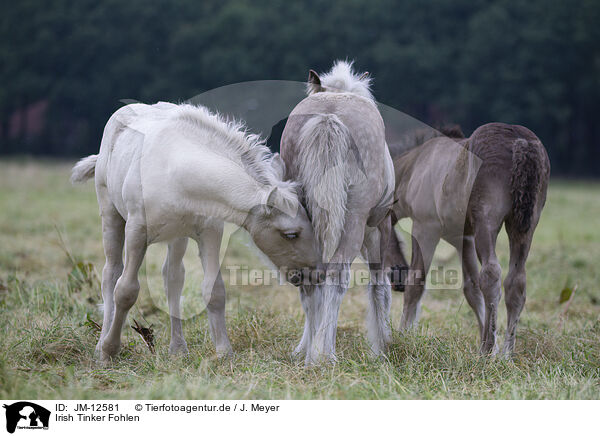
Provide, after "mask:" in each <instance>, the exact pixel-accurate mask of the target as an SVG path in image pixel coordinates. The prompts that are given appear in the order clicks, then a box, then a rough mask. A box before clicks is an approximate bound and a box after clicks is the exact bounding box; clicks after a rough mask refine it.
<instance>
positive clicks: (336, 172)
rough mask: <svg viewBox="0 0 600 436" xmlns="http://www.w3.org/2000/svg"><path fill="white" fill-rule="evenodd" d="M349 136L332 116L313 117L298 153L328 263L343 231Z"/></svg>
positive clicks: (311, 207)
mask: <svg viewBox="0 0 600 436" xmlns="http://www.w3.org/2000/svg"><path fill="white" fill-rule="evenodd" d="M350 140H351V137H350V132H349V131H348V128H347V127H346V126H345V125H344V123H342V121H341V120H340V119H339V118H338V117H337V116H336V115H333V114H320V115H315V116H313V117H312V118H311V119H310V120H308V122H307V123H306V124H305V125H304V126H303V127H302V130H301V132H300V141H299V142H300V144H299V147H298V150H300V153H301V154H303V155H304V156H300V157H299V159H298V162H300V168H299V173H300V174H299V175H300V180H302V181H303V185H304V187H305V188H304V189H305V191H306V199H307V200H306V201H307V207H308V211H309V212H310V214H311V216H312V224H313V228H314V230H315V234H316V236H317V239H318V240H319V243H320V244H321V247H323V259H324V260H325V261H326V262H327V261H329V260H330V259H331V256H333V253H334V252H335V250H336V248H337V246H338V244H339V241H340V237H341V235H342V229H343V228H344V218H345V215H346V199H347V188H348V174H347V171H346V160H347V159H348V157H349V156H348V155H349V151H350Z"/></svg>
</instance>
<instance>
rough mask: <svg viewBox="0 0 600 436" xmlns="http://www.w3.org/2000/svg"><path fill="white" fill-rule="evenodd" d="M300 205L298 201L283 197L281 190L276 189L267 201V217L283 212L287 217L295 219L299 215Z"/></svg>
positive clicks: (270, 193)
mask: <svg viewBox="0 0 600 436" xmlns="http://www.w3.org/2000/svg"><path fill="white" fill-rule="evenodd" d="M298 207H299V203H298V201H297V200H294V199H292V198H289V197H286V196H284V195H282V193H281V192H280V191H279V188H277V187H275V188H273V189H272V190H271V192H269V195H268V196H267V199H266V201H265V208H266V214H267V215H273V213H278V212H283V213H285V214H286V215H289V216H291V217H295V216H296V215H297V213H298Z"/></svg>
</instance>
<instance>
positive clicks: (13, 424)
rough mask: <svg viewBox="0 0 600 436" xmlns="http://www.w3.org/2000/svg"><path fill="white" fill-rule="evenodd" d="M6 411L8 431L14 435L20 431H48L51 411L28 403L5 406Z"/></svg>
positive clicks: (21, 402) (22, 402)
mask: <svg viewBox="0 0 600 436" xmlns="http://www.w3.org/2000/svg"><path fill="white" fill-rule="evenodd" d="M4 408H5V409H6V431H8V432H9V433H14V432H15V429H16V428H17V426H18V427H19V429H22V428H25V429H44V430H47V429H48V424H49V422H50V411H49V410H47V409H45V408H43V407H42V406H38V405H37V404H35V403H30V402H28V401H19V402H18V403H13V404H11V405H9V406H8V405H6V404H5V405H4Z"/></svg>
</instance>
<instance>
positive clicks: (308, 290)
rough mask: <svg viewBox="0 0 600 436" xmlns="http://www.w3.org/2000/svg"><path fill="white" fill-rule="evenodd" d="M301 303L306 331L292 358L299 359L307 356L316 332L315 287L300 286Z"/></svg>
mask: <svg viewBox="0 0 600 436" xmlns="http://www.w3.org/2000/svg"><path fill="white" fill-rule="evenodd" d="M299 290H300V303H301V304H302V309H304V331H303V332H302V339H300V343H299V344H298V345H297V346H296V348H295V349H294V351H293V352H292V357H293V358H296V359H299V358H303V357H305V356H306V353H307V352H308V350H309V349H310V346H311V342H312V338H313V336H314V332H315V302H316V301H315V300H316V298H314V297H313V294H314V292H315V286H312V285H306V286H300V288H299Z"/></svg>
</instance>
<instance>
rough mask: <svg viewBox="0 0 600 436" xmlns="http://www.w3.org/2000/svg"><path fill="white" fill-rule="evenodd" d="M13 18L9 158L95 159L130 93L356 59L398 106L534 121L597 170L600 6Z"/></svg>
mask: <svg viewBox="0 0 600 436" xmlns="http://www.w3.org/2000/svg"><path fill="white" fill-rule="evenodd" d="M0 17H1V18H0V83H1V84H2V85H1V86H0V153H1V154H15V153H17V154H43V155H60V156H81V155H85V154H90V153H93V152H95V151H96V150H97V149H98V145H99V140H100V137H101V134H102V129H103V127H104V124H105V122H106V120H107V119H108V117H109V116H110V114H111V113H112V112H113V111H114V110H116V109H117V108H118V107H119V106H120V105H121V104H122V103H120V101H119V100H120V99H122V98H129V99H136V100H140V101H144V102H154V101H157V100H170V101H180V100H183V99H186V98H189V97H192V96H194V95H196V94H198V93H200V92H203V91H206V90H209V89H212V88H215V87H218V86H221V85H225V84H228V83H234V82H240V81H246V80H264V79H285V80H298V81H303V80H305V79H306V77H307V73H308V70H309V68H314V69H315V70H317V71H320V70H324V69H326V68H328V67H329V66H330V64H331V62H332V60H333V59H336V58H346V57H348V58H351V59H356V62H357V66H358V68H360V69H361V70H368V71H370V72H371V74H372V76H373V77H374V79H375V82H374V91H375V95H376V97H377V99H378V100H380V101H381V102H383V103H385V104H387V105H390V106H393V107H395V108H397V109H399V110H401V111H403V112H406V113H408V114H410V115H412V116H414V117H416V118H419V119H421V120H423V121H425V122H427V123H428V124H430V125H443V124H445V123H458V124H460V125H461V126H462V127H463V128H464V129H465V133H467V134H470V132H471V131H472V130H473V129H474V128H476V127H477V126H479V125H481V124H484V123H486V122H490V121H501V122H506V123H518V124H522V125H525V126H527V127H529V128H530V129H531V130H533V131H534V132H535V133H536V134H537V135H538V136H539V137H540V139H541V140H542V142H543V143H544V144H545V145H546V147H547V148H548V151H549V153H550V158H551V160H552V163H553V170H554V174H572V175H577V176H581V175H600V166H599V165H598V164H597V162H598V160H599V159H600V123H597V122H596V119H595V118H596V117H597V116H598V114H599V113H600V26H598V23H599V22H600V2H598V1H596V0H575V1H573V2H567V1H564V0H531V1H529V2H514V1H510V0H494V1H487V0H474V1H473V0H428V1H426V2H425V3H424V2H414V1H410V0H403V1H393V0H370V1H364V0H350V1H344V2H331V1H325V0H311V1H306V2H289V1H283V0H276V1H266V0H255V1H252V2H251V1H249V0H218V1H217V0H203V1H201V2H198V1H193V0H181V1H179V2H169V1H166V0H165V1H154V2H147V1H140V0H130V1H127V2H122V1H117V0H105V1H102V2H98V1H91V0H78V1H72V0H71V1H70V0H55V1H53V2H41V3H40V2H39V1H33V0H20V1H18V2H2V6H0Z"/></svg>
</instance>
